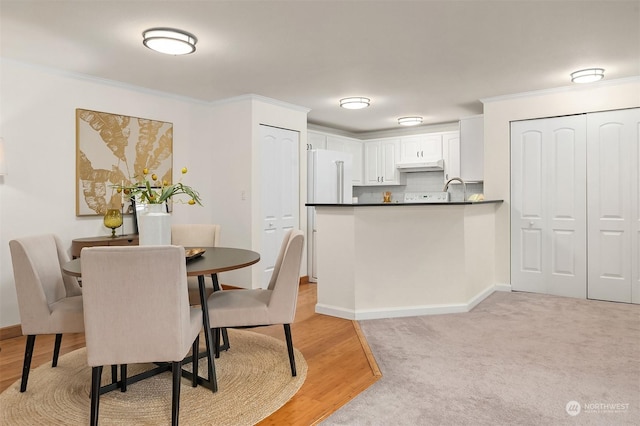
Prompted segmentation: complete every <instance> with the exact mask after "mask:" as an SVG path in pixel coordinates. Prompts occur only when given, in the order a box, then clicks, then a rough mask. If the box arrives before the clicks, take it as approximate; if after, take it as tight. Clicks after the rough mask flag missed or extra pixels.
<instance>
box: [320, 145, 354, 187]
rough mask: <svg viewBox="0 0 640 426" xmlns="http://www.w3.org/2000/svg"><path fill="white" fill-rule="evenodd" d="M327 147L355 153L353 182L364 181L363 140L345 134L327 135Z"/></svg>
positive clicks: (352, 170)
mask: <svg viewBox="0 0 640 426" xmlns="http://www.w3.org/2000/svg"><path fill="white" fill-rule="evenodd" d="M326 146H327V149H328V150H330V151H341V152H348V153H350V154H351V155H353V165H352V168H351V173H352V176H351V178H352V184H353V185H362V183H363V167H362V163H363V158H362V157H363V153H362V141H359V140H357V139H352V138H346V137H343V136H333V135H329V136H328V137H327V145H326Z"/></svg>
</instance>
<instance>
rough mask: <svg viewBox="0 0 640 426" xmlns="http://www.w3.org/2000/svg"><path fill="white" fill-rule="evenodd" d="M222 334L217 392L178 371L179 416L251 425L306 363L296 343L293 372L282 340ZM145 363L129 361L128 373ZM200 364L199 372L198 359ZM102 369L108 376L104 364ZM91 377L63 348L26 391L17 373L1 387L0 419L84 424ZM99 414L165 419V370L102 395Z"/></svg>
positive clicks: (118, 421) (280, 398) (286, 392)
mask: <svg viewBox="0 0 640 426" xmlns="http://www.w3.org/2000/svg"><path fill="white" fill-rule="evenodd" d="M294 337H295V336H294ZM229 340H230V343H231V349H230V350H229V351H228V352H222V353H221V354H220V358H219V359H217V360H216V372H217V375H218V387H219V390H218V392H217V393H215V394H214V393H212V392H211V391H210V390H209V389H206V388H205V387H202V386H198V387H197V388H192V387H191V383H190V381H189V380H187V379H185V378H183V379H182V387H181V398H180V423H181V424H183V425H234V426H236V425H253V424H255V423H257V422H258V421H260V420H262V419H264V418H265V417H267V416H269V415H270V414H271V413H273V412H274V411H276V410H278V408H280V407H281V406H282V405H284V404H285V403H286V402H287V401H288V400H289V399H291V397H292V396H293V395H295V393H296V392H297V391H298V389H300V387H301V386H302V384H303V383H304V380H305V377H306V374H307V363H306V361H305V360H304V357H303V356H302V354H301V353H300V351H298V350H296V351H295V357H296V367H297V373H298V375H297V376H296V377H292V376H291V368H290V366H289V358H288V356H287V349H286V344H285V343H284V342H283V341H280V340H278V339H275V338H273V337H269V336H264V335H261V334H258V333H253V332H251V331H239V330H229ZM201 342H204V339H203V338H202V336H201ZM148 367H149V366H134V365H131V366H129V374H130V375H133V374H135V373H137V372H139V371H142V370H143V369H148ZM185 369H187V368H185ZM199 371H200V375H201V376H203V377H206V365H205V360H204V359H201V360H200V363H199ZM102 377H103V382H104V383H108V381H109V380H110V377H111V372H110V369H109V368H106V369H105V371H104V372H103V374H102ZM90 385H91V368H90V367H88V366H87V364H86V353H85V349H79V350H76V351H74V352H72V353H69V354H66V355H64V356H62V357H60V359H59V361H58V367H56V368H51V364H50V363H48V364H44V365H42V366H40V367H38V368H36V369H35V370H32V371H31V374H30V375H29V385H28V388H27V391H26V392H25V393H22V394H21V393H20V392H19V387H20V381H17V382H16V383H14V384H13V385H11V387H10V388H8V389H7V390H5V391H4V392H3V393H2V394H1V395H0V424H1V425H29V426H32V425H87V424H89V410H90V398H89V391H90V387H91V386H90ZM99 421H100V424H101V425H114V424H115V425H158V424H170V423H171V373H169V372H166V373H163V374H161V375H158V376H154V377H152V378H149V379H146V380H143V381H140V382H138V383H134V384H132V385H129V386H128V388H127V392H125V393H122V392H120V391H113V392H109V393H107V394H104V395H102V396H101V398H100V419H99Z"/></svg>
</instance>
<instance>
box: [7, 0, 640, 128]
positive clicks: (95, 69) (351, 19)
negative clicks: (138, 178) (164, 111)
mask: <svg viewBox="0 0 640 426" xmlns="http://www.w3.org/2000/svg"><path fill="white" fill-rule="evenodd" d="M159 26H160V27H174V28H180V29H183V30H186V31H189V32H191V33H193V34H195V35H196V37H197V38H198V43H197V50H196V52H195V53H194V54H192V55H186V56H168V55H163V54H160V53H156V52H153V51H151V50H149V49H147V48H145V47H144V46H143V45H142V32H143V31H144V30H146V29H148V28H151V27H159ZM0 54H1V56H2V57H3V58H9V59H14V60H18V61H21V62H26V63H31V64H37V65H41V66H45V67H50V68H55V69H59V70H64V71H68V72H72V73H78V74H83V75H89V76H93V77H96V78H100V79H107V80H114V81H117V82H121V83H125V84H130V85H135V86H140V87H143V88H147V89H152V90H156V91H162V92H167V93H171V94H174V95H179V96H184V97H188V98H193V99H197V100H201V101H206V102H213V101H217V100H221V99H226V98H232V97H236V96H241V95H246V94H257V95H261V96H266V97H269V98H273V99H277V100H279V101H284V102H287V103H291V104H295V105H299V106H303V107H307V108H310V110H311V111H310V112H309V115H308V119H309V122H310V123H311V124H316V125H319V126H325V127H331V128H335V129H339V130H342V131H345V132H349V133H352V134H362V133H366V132H375V131H384V130H387V129H397V128H398V127H399V126H398V124H397V119H398V117H402V116H408V115H418V116H422V117H424V123H423V125H433V124H440V123H451V122H455V121H457V120H458V119H459V118H460V117H465V116H469V115H475V114H480V113H482V103H481V102H480V99H483V98H488V97H495V96H501V95H509V94H515V93H521V92H528V91H535V90H541V89H550V88H557V87H563V86H568V85H570V84H571V83H570V81H569V74H570V73H571V72H572V71H575V70H578V69H582V68H587V67H594V66H597V67H602V68H605V70H606V74H605V79H606V80H611V79H619V78H625V77H632V76H638V75H640V1H638V0H633V1H615V0H605V1H602V0H601V1H579V0H549V1H521V0H511V1H507V0H504V1H484V0H476V1H427V0H424V1H402V0H396V1H361V0H351V1H349V0H343V1H323V0H306V1H305V0H297V1H269V0H267V1H264V0H263V1H243V0H235V1H212V0H210V1H206V0H200V1H184V0H183V1H166V0H163V1H146V0H127V1H116V0H110V1H105V0H80V1H78V0H76V1H62V0H59V1H58V0H53V1H51V0H44V1H42V0H41V1H31V0H0ZM347 96H366V97H369V98H371V100H372V103H371V106H370V107H369V108H366V109H363V110H346V109H342V108H340V107H339V106H338V101H339V99H340V98H343V97H347Z"/></svg>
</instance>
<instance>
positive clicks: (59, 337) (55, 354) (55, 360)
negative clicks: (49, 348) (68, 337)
mask: <svg viewBox="0 0 640 426" xmlns="http://www.w3.org/2000/svg"><path fill="white" fill-rule="evenodd" d="M61 343H62V333H58V334H56V343H55V344H54V346H53V361H52V362H51V367H57V366H58V355H60V344H61Z"/></svg>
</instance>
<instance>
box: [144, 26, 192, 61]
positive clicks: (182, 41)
mask: <svg viewBox="0 0 640 426" xmlns="http://www.w3.org/2000/svg"><path fill="white" fill-rule="evenodd" d="M142 38H143V39H144V40H143V41H142V43H143V44H144V45H145V46H147V47H148V48H149V49H151V50H155V51H156V52H160V53H166V54H167V55H187V54H189V53H193V52H195V51H196V43H197V42H198V39H197V38H196V36H194V35H193V34H189V33H188V32H186V31H182V30H176V29H174V28H150V29H148V30H146V31H145V32H143V33H142Z"/></svg>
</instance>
